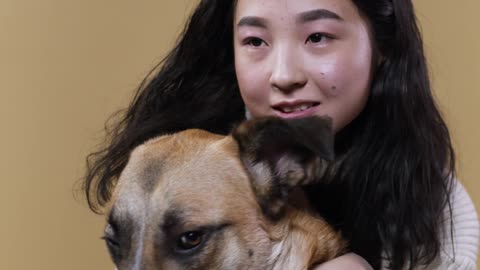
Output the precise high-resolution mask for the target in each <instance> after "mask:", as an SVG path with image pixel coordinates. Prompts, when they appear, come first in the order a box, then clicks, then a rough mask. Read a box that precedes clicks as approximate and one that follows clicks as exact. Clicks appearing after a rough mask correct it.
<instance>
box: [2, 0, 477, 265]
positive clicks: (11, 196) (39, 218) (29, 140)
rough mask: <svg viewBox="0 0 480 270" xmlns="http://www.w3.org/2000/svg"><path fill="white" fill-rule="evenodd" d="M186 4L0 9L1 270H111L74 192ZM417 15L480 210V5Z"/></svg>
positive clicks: (436, 4) (425, 2)
mask: <svg viewBox="0 0 480 270" xmlns="http://www.w3.org/2000/svg"><path fill="white" fill-rule="evenodd" d="M193 4H194V3H193V1H192V0H175V1H173V0H169V1H167V0H157V1H153V0H141V1H125V0H102V1H98V0H83V1H73V0H43V1H35V0H0V117H1V118H0V124H1V132H0V149H1V150H0V151H1V154H0V166H1V167H0V220H1V222H0V269H13V270H17V269H53V270H57V269H112V265H111V263H110V262H109V258H108V256H107V253H106V250H105V248H104V245H103V243H102V242H101V241H100V240H99V238H100V236H101V233H102V227H103V217H100V216H96V215H94V214H92V213H91V212H89V210H88V209H87V207H86V206H85V204H84V203H83V202H82V201H81V200H80V199H79V200H74V197H73V195H74V191H75V190H74V184H75V183H76V182H77V181H78V179H79V178H80V177H81V175H82V173H83V166H84V157H85V156H86V154H87V153H89V152H90V151H91V150H93V149H94V146H95V145H96V144H97V143H98V142H99V141H100V139H101V138H102V127H103V123H104V121H105V119H106V118H107V117H108V116H109V115H110V114H111V113H112V112H114V111H116V110H117V109H119V108H121V107H124V106H125V105H126V104H127V102H128V100H129V99H130V98H131V96H132V90H133V89H134V88H135V87H136V86H137V85H138V83H139V82H140V81H141V79H142V78H143V76H144V75H145V74H146V72H147V71H148V70H149V69H150V68H151V67H153V65H154V64H155V63H156V62H158V61H159V60H160V59H161V57H162V56H163V55H164V53H165V52H166V50H167V49H168V48H169V47H170V46H171V45H172V43H173V41H174V40H175V37H176V35H177V34H178V32H179V30H180V29H181V26H182V23H183V21H184V20H185V18H186V16H187V14H188V12H189V10H190V8H191V7H192V6H193ZM416 6H417V8H418V17H419V18H420V21H421V23H422V28H423V31H424V33H425V40H426V47H427V51H428V56H429V59H430V67H431V69H432V73H433V82H434V86H435V89H436V95H437V96H438V98H439V102H440V104H441V107H442V109H443V111H444V114H445V116H446V118H447V120H448V123H449V125H450V128H451V130H452V132H453V137H454V142H455V145H456V147H457V153H458V157H459V163H458V170H459V176H460V178H461V179H462V180H463V182H464V184H465V185H466V187H467V189H468V190H469V192H470V194H471V195H472V197H473V199H474V201H475V203H476V206H477V208H479V209H480V183H479V178H480V172H479V171H478V169H477V166H478V164H479V163H480V153H479V150H480V142H479V141H480V140H479V138H480V125H479V121H478V118H480V106H479V100H480V35H479V30H478V29H479V27H480V17H479V16H478V14H477V12H478V10H480V1H478V0H462V1H438V0H416ZM479 269H480V268H479Z"/></svg>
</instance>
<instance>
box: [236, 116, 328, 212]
mask: <svg viewBox="0 0 480 270" xmlns="http://www.w3.org/2000/svg"><path fill="white" fill-rule="evenodd" d="M331 122H332V121H331V119H330V118H320V117H308V118H301V119H291V120H285V119H280V118H274V117H268V118H260V119H254V120H249V121H246V122H244V123H242V124H241V125H240V126H238V127H237V128H236V129H234V130H233V133H232V135H233V138H234V139H235V140H236V141H237V143H238V145H239V150H240V157H241V159H242V162H243V164H244V166H245V167H246V169H247V171H248V172H249V173H250V176H251V179H252V186H253V189H254V191H255V193H256V196H257V199H258V201H259V204H260V206H261V207H262V210H263V211H264V213H265V214H266V215H267V216H268V217H270V218H272V219H278V218H280V217H281V216H282V214H283V212H284V209H285V206H286V203H287V200H288V193H289V191H290V190H291V189H292V188H293V187H295V186H299V185H306V184H310V183H313V182H314V181H316V180H317V179H319V178H321V176H322V175H323V174H324V172H325V169H326V168H327V163H328V161H331V160H333V158H334V143H333V139H334V136H333V132H332V123H331Z"/></svg>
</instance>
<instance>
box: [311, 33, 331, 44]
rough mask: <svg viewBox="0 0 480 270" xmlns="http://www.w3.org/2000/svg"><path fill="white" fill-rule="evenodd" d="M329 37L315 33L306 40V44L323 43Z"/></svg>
mask: <svg viewBox="0 0 480 270" xmlns="http://www.w3.org/2000/svg"><path fill="white" fill-rule="evenodd" d="M328 38H329V37H328V36H327V35H325V34H321V33H315V34H311V35H310V36H309V37H308V38H307V41H306V43H307V42H311V43H320V42H322V41H324V40H325V39H328Z"/></svg>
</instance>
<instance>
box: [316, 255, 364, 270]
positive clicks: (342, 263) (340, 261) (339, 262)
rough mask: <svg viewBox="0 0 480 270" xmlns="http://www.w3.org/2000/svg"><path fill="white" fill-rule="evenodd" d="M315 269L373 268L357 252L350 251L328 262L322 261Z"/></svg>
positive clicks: (354, 269)
mask: <svg viewBox="0 0 480 270" xmlns="http://www.w3.org/2000/svg"><path fill="white" fill-rule="evenodd" d="M313 270H373V268H372V267H371V266H370V265H369V264H368V263H367V261H365V259H363V258H362V257H360V256H358V255H357V254H355V253H348V254H345V255H343V256H340V257H338V258H335V259H333V260H331V261H328V262H326V263H322V264H320V265H318V266H317V267H315V268H314V269H313Z"/></svg>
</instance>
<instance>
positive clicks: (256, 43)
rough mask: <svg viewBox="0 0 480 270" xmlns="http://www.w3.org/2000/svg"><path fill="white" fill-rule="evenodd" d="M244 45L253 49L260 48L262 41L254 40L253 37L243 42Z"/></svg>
mask: <svg viewBox="0 0 480 270" xmlns="http://www.w3.org/2000/svg"><path fill="white" fill-rule="evenodd" d="M245 44H246V45H250V46H253V47H260V46H262V44H263V40H261V39H259V38H255V37H254V38H249V39H247V40H246V41H245Z"/></svg>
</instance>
